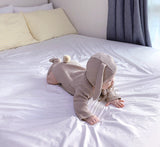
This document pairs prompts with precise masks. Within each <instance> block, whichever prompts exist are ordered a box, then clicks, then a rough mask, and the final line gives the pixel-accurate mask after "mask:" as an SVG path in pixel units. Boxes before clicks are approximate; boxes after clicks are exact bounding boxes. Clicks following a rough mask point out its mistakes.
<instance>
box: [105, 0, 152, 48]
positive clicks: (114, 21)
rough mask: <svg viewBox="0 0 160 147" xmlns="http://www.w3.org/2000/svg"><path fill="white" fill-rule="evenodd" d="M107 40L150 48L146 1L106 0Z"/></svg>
mask: <svg viewBox="0 0 160 147" xmlns="http://www.w3.org/2000/svg"><path fill="white" fill-rule="evenodd" d="M107 39H108V40H115V41H122V42H128V43H134V44H139V45H144V46H151V41H150V36H149V30H148V10H147V0H108V25H107Z"/></svg>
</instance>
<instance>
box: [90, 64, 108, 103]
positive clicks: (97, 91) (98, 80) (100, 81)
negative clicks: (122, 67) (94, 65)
mask: <svg viewBox="0 0 160 147" xmlns="http://www.w3.org/2000/svg"><path fill="white" fill-rule="evenodd" d="M105 67H106V65H105V64H104V63H101V65H100V67H99V69H98V73H97V78H96V84H95V93H94V96H93V99H94V100H96V99H97V98H98V97H99V96H100V94H101V89H102V84H103V74H104V70H105Z"/></svg>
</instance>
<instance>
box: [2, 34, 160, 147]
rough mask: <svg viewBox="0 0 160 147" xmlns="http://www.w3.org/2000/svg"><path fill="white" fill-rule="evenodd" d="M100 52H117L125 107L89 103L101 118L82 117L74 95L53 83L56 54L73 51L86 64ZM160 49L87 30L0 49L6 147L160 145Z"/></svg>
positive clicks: (118, 81) (119, 89) (118, 86)
mask: <svg viewBox="0 0 160 147" xmlns="http://www.w3.org/2000/svg"><path fill="white" fill-rule="evenodd" d="M96 52H105V53H108V54H109V55H111V56H113V58H114V60H115V62H116V64H117V68H118V70H117V73H116V76H115V89H116V90H117V93H118V94H120V95H121V96H122V98H123V99H124V100H125V107H124V108H122V109H119V108H115V107H114V106H112V105H109V106H108V107H105V106H104V104H103V103H100V102H98V101H93V99H91V100H90V101H89V102H88V106H89V109H90V110H91V112H92V113H94V114H96V115H97V116H98V117H99V118H100V123H98V124H96V125H94V126H91V125H88V124H86V123H85V122H84V121H80V120H79V119H78V118H77V117H76V115H75V113H74V109H73V97H72V96H71V95H70V94H68V93H67V92H65V91H64V90H63V89H62V88H61V87H59V86H56V85H49V84H47V82H46V74H47V71H48V69H49V67H50V65H51V63H50V62H49V59H50V58H52V57H59V58H62V57H63V55H65V54H68V55H70V56H71V58H72V60H76V61H78V62H80V63H81V65H82V66H83V67H85V65H86V63H87V60H88V59H89V57H90V56H91V55H93V54H94V53H96ZM159 63H160V50H156V49H153V48H149V47H143V46H139V45H132V44H127V43H120V42H114V41H107V40H104V39H97V38H91V37H86V36H81V35H76V34H75V35H74V34H72V35H65V36H63V37H59V38H55V39H50V40H47V41H43V42H40V43H36V44H31V45H27V46H23V47H19V48H15V49H12V50H4V51H1V52H0V145H1V146H2V147H10V146H12V147H51V146H53V147H82V146H83V147H150V146H154V147H159V146H160V141H159V136H160V125H159V123H160V93H159V89H160V64H159Z"/></svg>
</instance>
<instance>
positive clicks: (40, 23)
mask: <svg viewBox="0 0 160 147" xmlns="http://www.w3.org/2000/svg"><path fill="white" fill-rule="evenodd" d="M24 16H25V19H26V22H27V24H28V27H29V29H30V31H31V33H32V35H33V37H34V38H35V39H36V40H38V41H43V40H47V39H51V38H54V37H59V36H62V35H66V34H72V33H77V32H76V29H75V28H74V27H73V25H72V24H71V22H70V21H69V19H68V18H67V16H66V15H65V13H64V11H63V10H62V9H61V8H58V9H53V10H46V11H35V12H30V13H24Z"/></svg>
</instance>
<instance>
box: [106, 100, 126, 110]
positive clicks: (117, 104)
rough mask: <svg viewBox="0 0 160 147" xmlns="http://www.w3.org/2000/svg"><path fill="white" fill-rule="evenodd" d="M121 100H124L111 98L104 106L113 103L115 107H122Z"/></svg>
mask: <svg viewBox="0 0 160 147" xmlns="http://www.w3.org/2000/svg"><path fill="white" fill-rule="evenodd" d="M123 102H124V100H121V99H116V100H113V101H111V102H108V103H107V104H106V106H108V105H110V104H112V105H114V106H115V107H117V108H122V107H124V104H123Z"/></svg>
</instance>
